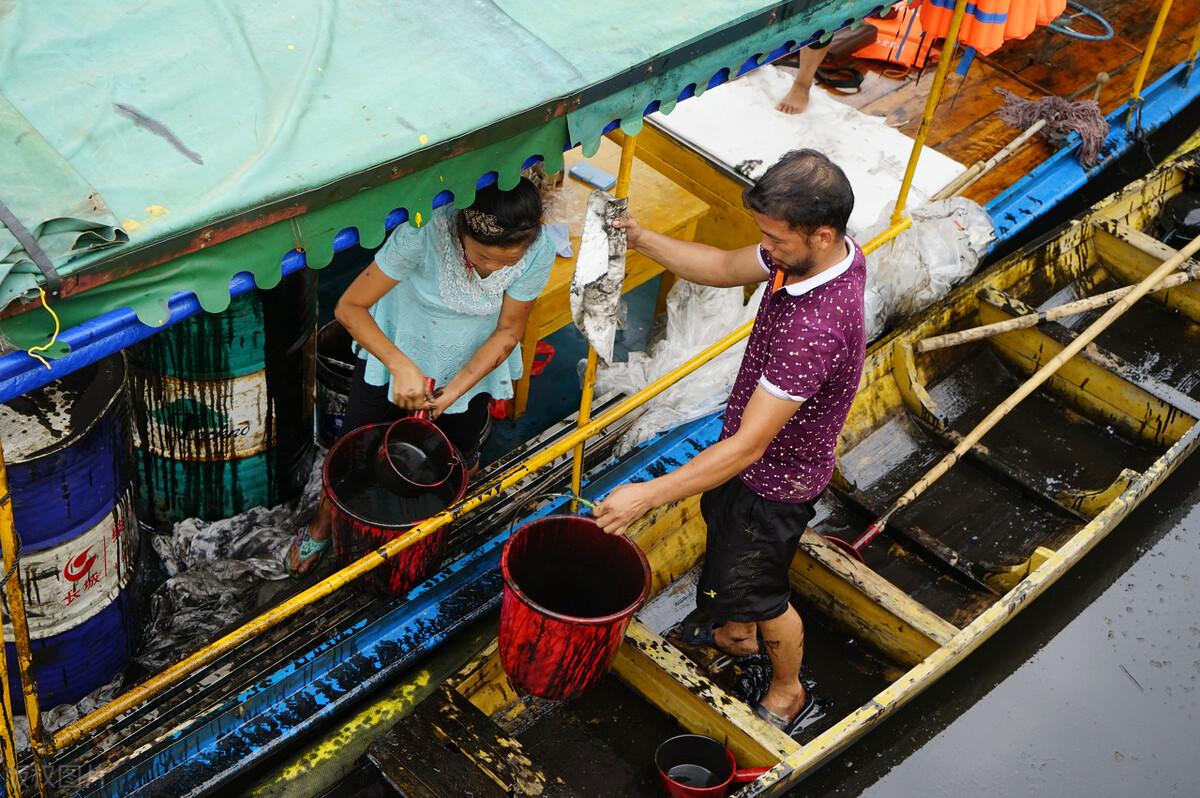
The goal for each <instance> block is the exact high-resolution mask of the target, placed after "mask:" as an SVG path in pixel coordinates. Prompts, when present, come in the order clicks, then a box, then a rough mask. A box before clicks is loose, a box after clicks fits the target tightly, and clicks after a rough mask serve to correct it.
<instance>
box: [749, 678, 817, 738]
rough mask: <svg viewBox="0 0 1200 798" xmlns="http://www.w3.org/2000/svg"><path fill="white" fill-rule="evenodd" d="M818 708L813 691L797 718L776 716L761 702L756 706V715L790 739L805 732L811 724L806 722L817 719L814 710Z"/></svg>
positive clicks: (809, 693) (809, 692)
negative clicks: (789, 718)
mask: <svg viewBox="0 0 1200 798" xmlns="http://www.w3.org/2000/svg"><path fill="white" fill-rule="evenodd" d="M816 708H817V700H816V699H815V698H814V697H813V694H812V690H809V691H808V700H807V701H806V702H805V704H804V707H803V708H802V709H801V710H800V711H799V712H798V713H796V717H794V718H792V719H791V720H788V719H787V718H784V717H780V716H779V715H776V714H775V713H774V712H772V711H771V710H769V709H767V708H766V707H764V706H763V705H762V703H761V702H759V703H758V704H755V705H754V714H755V715H758V716H759V717H760V718H762V719H763V720H765V721H766V722H767V723H770V724H771V725H772V726H774V727H775V728H777V729H779V730H780V731H781V732H783V733H784V734H786V735H787V736H788V737H795V736H796V734H797V733H798V732H800V731H803V730H804V728H805V727H806V726H808V725H810V724H809V723H805V721H808V720H810V719H811V720H816V718H815V717H812V715H813V710H815V709H816Z"/></svg>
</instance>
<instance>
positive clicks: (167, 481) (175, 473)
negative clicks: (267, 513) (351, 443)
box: [129, 269, 317, 526]
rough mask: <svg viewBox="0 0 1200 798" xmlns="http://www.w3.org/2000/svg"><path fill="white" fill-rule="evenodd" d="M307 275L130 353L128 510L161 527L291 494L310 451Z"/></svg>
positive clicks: (303, 476)
mask: <svg viewBox="0 0 1200 798" xmlns="http://www.w3.org/2000/svg"><path fill="white" fill-rule="evenodd" d="M316 316H317V306H316V283H315V273H314V272H312V271H310V270H308V269H304V270H301V271H299V272H296V273H295V274H292V275H291V276H289V277H287V278H285V279H284V280H283V281H282V282H281V283H280V284H279V285H278V286H277V287H275V288H273V289H271V290H269V291H252V292H251V293H249V294H244V295H242V296H240V297H237V298H236V299H234V300H232V301H231V302H230V305H229V308H228V310H226V311H225V312H223V313H215V314H213V313H202V314H200V315H197V316H193V317H192V318H191V319H188V320H187V321H185V322H183V323H181V324H179V325H177V326H175V327H172V328H170V329H168V330H165V331H163V332H162V333H160V334H158V335H156V336H153V337H151V338H149V339H147V340H146V341H144V342H142V343H140V344H138V345H137V346H135V347H133V348H132V349H131V350H130V356H129V361H130V393H131V395H132V396H131V398H132V406H133V418H134V431H135V444H136V446H137V460H138V476H139V480H138V482H139V484H138V518H140V519H144V520H147V521H150V522H152V523H154V524H156V525H158V526H168V525H170V524H171V523H173V522H175V521H178V520H180V519H183V518H195V517H198V518H204V519H209V520H212V519H217V518H226V517H228V516H231V515H236V514H238V513H240V512H243V511H245V510H247V509H249V508H251V507H257V506H271V505H275V504H279V503H281V502H284V501H287V500H289V499H291V498H293V497H295V496H296V495H297V494H298V493H299V492H300V491H301V490H302V489H303V487H304V484H305V482H306V480H307V479H308V475H309V471H310V469H311V466H312V459H313V454H314V452H315V444H314V435H313V407H314V404H313V403H314V399H315V362H316V357H315V354H316Z"/></svg>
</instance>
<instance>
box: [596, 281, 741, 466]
mask: <svg viewBox="0 0 1200 798" xmlns="http://www.w3.org/2000/svg"><path fill="white" fill-rule="evenodd" d="M762 292H763V288H762V287H759V289H758V291H756V292H755V294H754V296H752V297H751V298H750V301H749V302H744V301H743V297H744V296H745V291H744V290H743V289H742V287H740V286H738V287H734V288H712V287H710V286H703V285H697V284H695V283H690V282H687V281H686V280H679V281H677V282H676V283H675V285H674V286H672V287H671V290H670V292H669V293H668V294H667V323H666V330H665V332H664V334H663V335H662V336H661V337H660V338H658V339H657V340H656V341H654V342H653V343H652V344H651V345H650V347H649V349H648V351H646V352H631V353H630V354H629V360H628V361H627V362H625V363H613V364H612V365H608V366H605V365H602V366H600V368H599V369H598V371H597V373H596V394H597V395H599V396H603V395H605V394H607V393H609V392H610V391H619V392H622V393H634V392H635V391H639V390H641V389H642V388H644V387H646V386H647V385H649V384H650V383H651V382H653V381H654V380H656V379H658V378H659V377H661V376H662V375H663V374H666V373H667V372H668V371H670V370H671V369H673V368H675V367H676V366H678V365H679V364H680V363H683V362H684V361H685V360H687V359H688V358H690V357H692V356H693V355H695V354H697V353H698V352H700V351H701V350H703V349H705V348H707V347H708V346H710V345H711V344H712V343H714V342H715V341H717V340H718V339H720V338H722V337H724V336H725V335H726V334H728V333H729V332H731V331H732V330H734V329H735V328H736V327H738V326H740V325H742V324H744V323H745V322H747V321H750V320H751V319H753V318H754V314H755V313H756V312H757V310H758V305H759V301H760V300H761V299H762ZM745 348H746V342H745V341H742V342H740V343H738V344H735V345H734V346H732V347H730V348H729V349H728V350H726V351H725V352H723V353H722V354H721V355H720V356H719V357H717V358H715V359H714V360H713V361H712V362H710V363H708V364H707V365H706V366H705V367H704V368H702V369H700V370H699V371H697V372H695V373H693V374H691V375H689V376H688V377H686V378H684V379H683V380H681V381H679V382H678V383H676V384H675V385H673V386H671V387H670V388H668V389H667V390H666V391H664V392H663V393H661V394H659V395H658V396H656V397H655V398H654V399H652V400H650V401H649V402H647V403H646V405H645V407H644V410H643V412H642V414H641V415H640V416H639V417H638V419H637V420H636V421H635V422H634V423H633V426H632V427H631V428H630V429H629V431H628V432H627V433H625V435H624V436H623V437H622V438H621V440H620V442H619V443H618V444H617V454H624V453H625V452H628V451H630V450H632V449H633V448H634V447H636V446H639V445H641V444H643V443H645V442H646V441H648V440H650V439H651V438H653V437H654V436H655V435H657V434H658V433H660V432H662V431H663V430H666V429H670V428H672V427H675V426H678V425H680V424H683V423H685V422H688V421H692V420H693V419H697V418H701V417H703V416H706V415H708V414H710V413H713V412H716V411H717V410H719V409H721V407H722V406H724V404H725V401H726V400H727V399H728V398H729V391H730V390H732V388H733V381H734V378H735V377H737V371H738V367H739V366H740V365H741V362H742V353H743V352H744V351H745Z"/></svg>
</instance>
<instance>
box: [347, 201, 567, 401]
mask: <svg viewBox="0 0 1200 798" xmlns="http://www.w3.org/2000/svg"><path fill="white" fill-rule="evenodd" d="M375 263H376V264H377V265H378V266H379V270H380V271H382V272H383V273H384V274H386V275H387V276H388V277H391V278H392V279H393V280H399V283H398V284H397V285H396V287H395V288H393V289H392V290H391V291H388V292H387V293H386V294H384V295H383V296H382V297H381V298H380V299H379V301H378V302H376V303H375V304H374V305H372V306H371V316H372V317H373V318H374V319H375V323H376V324H378V325H379V328H380V329H381V330H383V333H384V335H386V336H388V337H389V338H390V339H391V340H392V341H393V342H394V343H395V344H396V346H397V347H399V349H400V351H401V352H403V353H404V354H405V355H407V356H408V357H409V359H411V360H412V361H413V362H414V363H416V364H417V366H418V367H419V368H420V369H421V371H423V372H425V374H427V375H428V376H430V377H433V378H434V379H435V380H437V384H438V385H445V384H446V383H448V382H449V381H450V380H451V379H452V378H453V377H454V375H455V374H457V373H458V372H459V371H460V370H461V369H462V368H463V366H465V365H467V361H469V360H470V359H471V357H472V356H473V355H474V354H475V353H476V352H477V351H478V350H479V347H480V346H482V345H483V342H484V341H486V340H487V338H488V336H490V335H491V334H492V333H493V332H494V331H495V329H496V323H497V322H498V321H499V320H500V306H501V303H502V302H503V300H504V295H505V294H508V295H509V296H511V297H512V298H513V299H517V300H521V301H529V300H533V299H536V298H537V297H538V295H539V294H541V292H542V289H543V288H545V286H546V280H547V279H549V277H550V268H551V267H552V266H553V265H554V244H553V243H552V242H551V241H550V237H549V236H547V235H546V232H545V230H543V231H542V232H541V233H540V234H539V235H538V237H537V239H536V240H535V241H534V242H533V244H531V245H530V247H529V249H528V251H526V253H525V257H523V258H522V259H521V260H520V261H518V262H517V263H515V264H514V265H512V266H509V267H508V268H505V269H501V270H500V271H498V272H494V273H492V274H490V275H488V277H487V278H485V279H480V277H479V275H478V274H476V273H475V270H474V269H471V270H468V269H467V268H466V265H465V264H466V261H465V258H464V257H463V251H462V245H461V244H460V243H459V240H458V231H457V229H456V225H455V211H454V210H453V209H451V208H439V209H437V210H435V211H434V212H433V214H431V217H430V219H429V221H428V222H427V223H426V224H425V225H424V226H422V227H419V228H415V227H413V226H412V225H410V224H402V225H400V226H399V227H397V228H396V229H395V230H393V231H392V234H391V235H390V236H388V240H387V241H386V242H385V243H384V245H383V247H382V248H380V250H379V252H377V253H375ZM359 357H363V358H365V359H366V361H367V368H366V373H365V379H366V381H367V384H368V385H387V386H388V388H389V397H390V395H391V374H390V373H389V372H388V370H387V369H386V368H385V367H384V365H383V363H381V362H380V361H379V359H378V358H376V357H375V356H374V355H372V354H370V353H369V352H367V351H366V350H365V349H362V350H361V351H360V353H359ZM521 373H522V364H521V345H520V344H517V347H516V349H514V350H513V351H512V354H511V355H509V356H508V359H507V360H506V361H504V362H503V363H501V364H500V365H499V366H498V367H497V368H496V369H494V370H493V371H492V372H490V373H489V374H487V375H486V376H485V377H484V378H483V379H482V380H480V381H479V382H478V383H476V385H475V386H474V387H473V388H471V389H470V390H469V391H467V392H466V393H465V394H463V395H462V396H461V397H459V399H458V401H456V402H455V403H454V404H452V405H451V406H450V407H449V408H448V409H447V411H446V412H448V413H462V412H464V411H465V410H466V409H467V404H468V403H469V402H470V401H471V398H472V397H474V396H476V395H477V394H481V393H488V394H491V395H492V397H493V398H496V399H511V398H512V395H513V386H512V383H513V380H516V379H519V378H520V377H521Z"/></svg>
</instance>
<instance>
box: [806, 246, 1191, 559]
mask: <svg viewBox="0 0 1200 798" xmlns="http://www.w3.org/2000/svg"><path fill="white" fill-rule="evenodd" d="M1198 250H1200V236H1196V237H1195V238H1193V239H1192V240H1191V241H1190V242H1188V245H1187V246H1185V247H1184V248H1183V249H1181V250H1179V251H1178V252H1176V253H1175V254H1174V255H1172V256H1171V257H1170V258H1168V259H1167V260H1165V261H1163V262H1162V264H1160V265H1159V267H1158V268H1157V269H1155V270H1154V271H1152V272H1150V274H1148V275H1146V277H1145V279H1143V280H1142V281H1141V282H1140V283H1138V284H1137V285H1135V286H1133V287H1132V289H1131V290H1130V291H1129V292H1128V293H1127V294H1125V296H1123V297H1121V299H1120V300H1118V302H1117V304H1115V305H1113V306H1112V307H1111V308H1109V309H1108V310H1107V311H1105V312H1104V315H1103V316H1101V317H1100V318H1098V319H1096V320H1095V321H1094V322H1092V323H1091V324H1090V325H1088V327H1087V329H1086V330H1084V331H1083V332H1081V333H1079V335H1078V336H1077V337H1076V338H1075V340H1074V341H1071V343H1069V344H1067V345H1066V346H1065V347H1063V350H1062V351H1061V352H1059V353H1058V354H1057V355H1055V356H1054V357H1053V358H1051V359H1050V360H1049V361H1048V362H1047V363H1046V365H1044V366H1042V367H1041V368H1040V369H1038V370H1037V371H1036V372H1035V373H1034V375H1033V376H1032V377H1030V378H1029V379H1028V380H1026V381H1025V382H1024V383H1022V384H1021V386H1020V387H1019V388H1017V390H1015V391H1013V392H1012V394H1011V395H1010V396H1009V397H1008V398H1007V399H1005V400H1004V401H1003V402H1001V403H1000V404H999V405H997V406H996V408H995V409H994V410H992V412H990V413H988V414H987V417H986V418H984V419H983V421H980V422H979V423H978V424H976V425H975V428H974V429H972V430H971V431H970V432H968V433H967V434H966V435H964V436H963V439H962V440H961V441H959V443H958V445H957V446H955V447H954V449H952V450H951V451H950V452H949V453H947V454H946V456H945V457H943V458H942V459H941V460H940V461H938V463H937V465H935V466H934V467H933V468H931V469H929V471H927V472H926V473H925V475H924V476H923V477H921V478H920V479H919V480H917V481H916V482H915V483H914V484H913V485H912V487H910V488H909V489H908V490H906V491H905V492H904V493H903V495H901V496H900V497H899V498H898V499H896V500H895V501H894V502H892V503H891V504H890V505H889V506H888V508H887V510H885V511H884V513H883V515H881V516H879V518H877V519H875V522H874V523H873V524H871V525H870V526H868V527H867V528H866V529H865V530H864V531H863V533H862V534H861V535H859V536H858V538H857V539H856V540H855V541H854V542H853V543H849V544H848V543H846V542H845V541H843V540H837V539H835V538H832V537H831V538H830V540H831V541H832V542H835V543H837V544H838V545H840V546H842V547H843V548H846V549H848V550H849V553H850V554H851V555H853V556H855V557H857V558H859V559H862V555H861V554H860V553H859V551H860V550H861V549H862V548H863V547H864V546H866V545H867V544H868V543H870V542H871V541H872V540H874V539H875V538H876V537H878V536H879V534H880V533H881V532H883V530H884V529H885V528H886V527H887V523H888V521H889V520H890V519H891V517H892V516H893V515H895V514H896V513H897V512H899V511H900V510H902V509H904V508H905V507H907V506H908V505H909V504H911V503H912V502H913V501H914V500H915V499H916V498H917V497H918V496H920V495H921V494H922V493H924V492H925V491H926V490H927V489H928V488H929V486H930V485H932V484H933V483H934V482H937V481H938V479H940V478H941V477H942V475H944V474H945V473H946V472H947V471H949V470H950V469H951V468H952V467H953V466H954V464H955V463H957V462H958V461H959V460H960V459H961V458H962V456H963V455H964V454H966V453H967V452H968V451H969V450H970V449H971V447H972V446H974V445H975V444H976V443H978V442H979V440H980V439H981V438H983V436H984V435H986V434H987V433H988V432H989V431H990V430H991V429H992V427H994V426H996V425H997V424H998V423H1000V421H1001V420H1002V419H1003V418H1004V417H1005V416H1007V415H1008V414H1009V412H1011V411H1012V409H1013V408H1014V407H1016V406H1017V405H1018V404H1019V403H1020V402H1021V400H1023V399H1025V398H1026V397H1027V396H1029V395H1030V394H1031V393H1033V392H1034V391H1035V390H1037V389H1038V386H1040V385H1041V384H1042V383H1044V382H1045V381H1046V380H1048V379H1050V378H1051V377H1053V376H1054V374H1055V373H1056V372H1057V371H1058V370H1059V369H1060V368H1062V367H1063V365H1064V364H1065V363H1066V362H1067V361H1069V360H1070V359H1071V358H1073V357H1075V355H1077V354H1079V353H1080V352H1081V351H1082V350H1083V348H1084V347H1085V346H1087V345H1088V344H1090V343H1091V342H1092V341H1093V340H1095V338H1096V336H1098V335H1099V334H1100V333H1102V332H1104V331H1105V330H1106V329H1108V327H1109V326H1110V325H1111V324H1112V323H1113V322H1114V321H1116V320H1117V319H1119V318H1120V317H1121V316H1122V315H1123V314H1124V313H1125V312H1126V311H1127V310H1129V309H1130V308H1131V307H1133V305H1134V303H1135V302H1137V301H1138V300H1139V299H1141V298H1142V297H1144V296H1146V295H1147V294H1149V293H1150V292H1151V291H1154V290H1155V289H1156V288H1158V286H1159V284H1160V283H1162V282H1163V280H1165V279H1166V278H1167V276H1168V275H1170V273H1171V272H1173V271H1175V270H1176V269H1178V268H1179V266H1180V265H1181V264H1182V263H1183V262H1184V261H1186V260H1187V259H1188V258H1190V257H1191V256H1192V255H1194V254H1195V253H1196V252H1197V251H1198Z"/></svg>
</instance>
